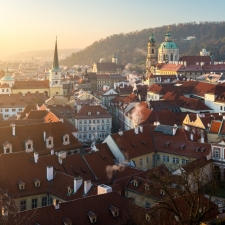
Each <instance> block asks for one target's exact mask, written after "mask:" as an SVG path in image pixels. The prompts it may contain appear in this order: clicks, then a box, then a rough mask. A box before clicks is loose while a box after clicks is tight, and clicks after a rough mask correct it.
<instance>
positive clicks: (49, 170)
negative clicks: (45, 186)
mask: <svg viewBox="0 0 225 225" xmlns="http://www.w3.org/2000/svg"><path fill="white" fill-rule="evenodd" d="M52 179H53V166H47V180H48V181H50V180H52Z"/></svg>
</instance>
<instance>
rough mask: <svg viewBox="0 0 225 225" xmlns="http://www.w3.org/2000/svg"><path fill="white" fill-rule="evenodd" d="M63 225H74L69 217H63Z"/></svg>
mask: <svg viewBox="0 0 225 225" xmlns="http://www.w3.org/2000/svg"><path fill="white" fill-rule="evenodd" d="M63 224H64V225H72V224H73V221H72V220H70V219H69V218H67V217H63Z"/></svg>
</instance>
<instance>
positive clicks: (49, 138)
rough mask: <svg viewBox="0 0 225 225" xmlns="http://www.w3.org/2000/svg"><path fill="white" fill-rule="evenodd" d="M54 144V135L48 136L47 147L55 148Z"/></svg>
mask: <svg viewBox="0 0 225 225" xmlns="http://www.w3.org/2000/svg"><path fill="white" fill-rule="evenodd" d="M53 146H54V144H53V137H52V136H48V137H47V138H46V148H53Z"/></svg>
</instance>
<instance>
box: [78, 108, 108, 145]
mask: <svg viewBox="0 0 225 225" xmlns="http://www.w3.org/2000/svg"><path fill="white" fill-rule="evenodd" d="M75 126H76V127H77V128H78V140H79V141H81V142H89V141H92V140H104V139H105V138H106V137H107V136H108V135H109V134H111V128H112V116H111V115H110V114H109V113H108V112H107V110H106V109H105V108H104V107H103V106H102V105H91V106H83V107H82V108H81V109H80V111H79V113H78V114H77V115H76V116H75Z"/></svg>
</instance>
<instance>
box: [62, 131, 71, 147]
mask: <svg viewBox="0 0 225 225" xmlns="http://www.w3.org/2000/svg"><path fill="white" fill-rule="evenodd" d="M69 143H70V136H69V134H65V135H64V136H63V145H68V144H69Z"/></svg>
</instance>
